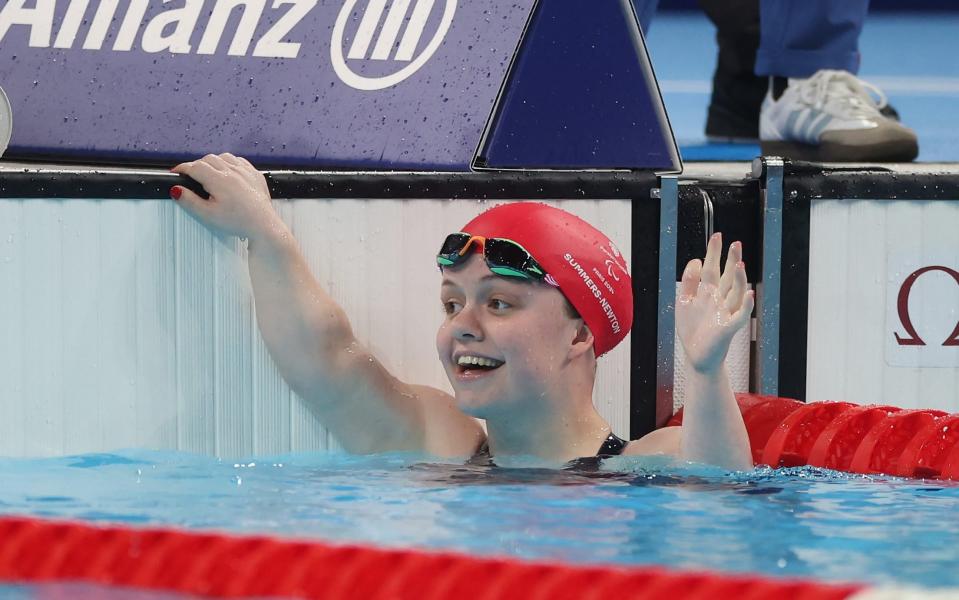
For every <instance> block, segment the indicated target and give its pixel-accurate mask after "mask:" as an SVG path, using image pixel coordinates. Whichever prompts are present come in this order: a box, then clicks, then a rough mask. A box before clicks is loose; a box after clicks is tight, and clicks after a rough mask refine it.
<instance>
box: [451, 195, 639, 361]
mask: <svg viewBox="0 0 959 600" xmlns="http://www.w3.org/2000/svg"><path fill="white" fill-rule="evenodd" d="M463 231H464V232H466V233H469V234H470V235H481V236H483V237H500V238H507V239H510V240H513V241H514V242H518V243H519V244H520V245H522V246H523V247H524V248H526V249H527V250H528V251H529V252H530V254H532V255H533V258H535V259H536V262H538V263H539V264H540V265H541V266H542V267H543V269H545V270H546V273H547V277H546V281H547V283H550V284H552V285H554V286H556V287H558V288H559V290H560V291H561V292H562V293H563V295H564V296H566V299H567V300H569V302H570V304H572V305H573V306H574V307H575V308H576V310H577V311H578V312H579V314H580V315H581V316H582V317H583V320H584V321H585V322H586V325H587V326H588V327H589V330H590V331H591V332H592V333H593V338H594V342H593V349H594V351H595V352H596V356H602V355H603V354H606V353H607V352H609V351H610V350H612V349H613V347H615V346H616V344H618V343H619V342H620V341H622V339H623V338H624V337H626V334H627V333H629V330H630V328H631V327H632V326H633V285H632V279H631V278H630V276H629V272H628V271H627V266H626V260H625V257H623V255H622V254H621V253H620V251H619V250H618V249H617V248H616V246H615V245H613V242H611V241H610V239H609V238H608V237H606V236H605V235H603V233H602V232H601V231H599V230H598V229H596V228H595V227H593V226H592V225H590V224H589V223H587V222H586V221H584V220H582V219H580V218H579V217H577V216H576V215H573V214H570V213H568V212H566V211H565V210H560V209H558V208H554V207H552V206H547V205H546V204H541V203H539V202H515V203H512V204H503V205H500V206H496V207H494V208H491V209H490V210H488V211H486V212H484V213H483V214H481V215H479V216H478V217H476V218H475V219H473V220H472V221H470V222H469V223H467V224H466V226H465V227H463Z"/></svg>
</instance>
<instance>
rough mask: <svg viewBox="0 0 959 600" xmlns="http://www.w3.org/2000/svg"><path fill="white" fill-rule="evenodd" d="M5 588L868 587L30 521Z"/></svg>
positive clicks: (307, 594) (214, 592)
mask: <svg viewBox="0 0 959 600" xmlns="http://www.w3.org/2000/svg"><path fill="white" fill-rule="evenodd" d="M0 581H5V582H10V583H44V582H54V581H84V582H92V583H98V584H105V585H111V586H129V587H137V588H141V589H152V590H163V591H170V592H179V593H188V594H200V595H206V596H216V597H225V598H238V597H263V596H270V597H292V598H336V599H338V600H339V599H346V600H352V599H356V600H387V599H389V600H402V599H406V598H409V599H417V600H433V599H436V600H438V599H441V598H455V599H462V598H471V599H472V598H476V599H482V600H499V599H503V600H506V599H510V600H511V599H517V600H519V599H523V600H547V599H548V600H605V599H606V598H609V597H616V598H619V599H629V600H645V599H653V598H671V599H675V600H697V599H702V600H707V599H708V600H717V599H718V600H723V599H727V598H728V599H736V600H740V599H746V600H765V599H769V600H773V599H776V600H779V599H782V598H796V599H808V600H841V599H844V598H848V597H849V596H851V595H852V594H854V593H856V592H858V591H861V590H862V589H864V588H863V587H862V586H858V585H833V584H823V583H817V582H807V581H789V580H774V579H767V578H761V577H747V576H725V575H716V574H708V573H695V572H694V573H688V572H671V571H667V570H664V569H658V568H612V567H609V568H607V567H580V566H571V565H561V564H550V563H536V562H519V561H515V560H506V559H495V558H476V557H471V556H465V555H458V554H453V553H432V552H418V551H412V550H385V549H378V548H366V547H360V546H334V545H329V544H324V543H318V542H306V541H293V540H281V539H276V538H270V537H263V536H228V535H220V534H214V533H197V532H190V531H179V530H174V529H131V528H125V527H115V526H111V527H97V526H93V525H89V524H83V523H73V522H57V521H45V520H39V519H31V518H0Z"/></svg>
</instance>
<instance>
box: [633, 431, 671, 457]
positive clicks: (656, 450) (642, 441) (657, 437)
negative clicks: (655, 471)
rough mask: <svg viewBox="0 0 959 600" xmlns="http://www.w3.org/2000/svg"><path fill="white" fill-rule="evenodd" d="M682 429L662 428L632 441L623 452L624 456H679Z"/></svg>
mask: <svg viewBox="0 0 959 600" xmlns="http://www.w3.org/2000/svg"><path fill="white" fill-rule="evenodd" d="M682 430H683V428H682V427H663V428H662V429H657V430H656V431H653V432H651V433H647V434H646V435H644V436H643V437H641V438H639V439H638V440H633V441H631V442H630V443H629V445H628V446H626V449H625V450H624V451H623V454H624V455H637V454H667V455H670V456H679V442H680V439H681V434H682Z"/></svg>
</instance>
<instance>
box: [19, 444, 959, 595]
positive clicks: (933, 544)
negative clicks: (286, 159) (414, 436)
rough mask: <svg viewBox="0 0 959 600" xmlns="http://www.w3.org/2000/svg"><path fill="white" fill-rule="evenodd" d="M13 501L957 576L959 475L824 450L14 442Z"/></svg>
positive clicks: (289, 533) (549, 555) (816, 571)
mask: <svg viewBox="0 0 959 600" xmlns="http://www.w3.org/2000/svg"><path fill="white" fill-rule="evenodd" d="M0 514H15V515H34V516H38V517H51V518H55V517H65V518H71V519H83V520H86V521H92V522H99V523H119V524H126V525H131V526H146V525H172V526H177V527H186V528H191V529H203V530H220V531H230V532H237V533H268V534H275V535H278V536H284V537H295V538H310V539H319V540H327V541H336V542H361V543H369V544H375V545H378V546H385V547H416V548H429V549H449V550H456V551H462V552H467V553H471V554H479V555H508V556H513V557H519V558H524V559H555V560H560V561H567V562H573V563H605V564H620V565H667V566H671V567H682V568H697V569H701V568H705V569H711V570H718V571H723V572H736V573H743V572H745V573H760V574H765V575H771V576H800V577H809V578H816V579H822V580H828V581H855V582H867V583H875V584H889V583H901V584H915V585H922V586H928V587H940V586H959V519H957V518H956V515H957V514H959V486H957V485H954V484H948V483H945V482H930V481H925V482H924V481H910V480H902V479H894V478H886V477H878V476H877V477H865V476H858V475H847V474H842V473H836V472H833V471H827V470H821V469H813V468H801V469H786V470H772V469H768V468H761V469H757V470H755V471H752V472H748V473H733V474H728V473H725V472H723V471H720V470H717V469H712V468H708V467H701V466H690V465H684V464H676V463H671V462H668V461H666V460H663V459H650V458H637V457H629V458H627V457H617V458H614V459H609V460H607V461H605V462H604V463H603V464H602V465H601V466H600V467H598V468H597V467H596V466H595V465H594V464H585V465H580V466H579V467H578V468H566V469H561V468H546V467H543V466H535V465H534V464H533V462H532V461H531V460H523V459H518V460H514V461H512V462H511V463H510V464H508V465H504V466H499V467H496V466H478V465H463V464H462V463H458V462H436V461H435V459H429V458H428V457H423V456H412V455H402V454H384V455H376V456H367V457H357V456H349V455H342V454H295V455H287V456H281V457H272V458H265V459H264V458H258V459H250V460H244V461H242V462H234V461H222V460H216V459H212V458H208V457H202V456H196V455H191V454H183V453H169V452H150V451H128V452H120V453H115V454H95V455H83V456H75V457H67V458H56V459H0ZM16 589H18V588H14V587H10V586H8V587H6V588H2V587H0V593H2V592H4V591H6V592H9V593H13V594H15V593H16V592H15V590H16ZM19 589H20V590H21V592H22V593H24V594H27V593H28V590H29V588H19ZM3 595H4V597H6V595H5V594H3ZM13 597H17V596H13ZM22 597H28V596H22Z"/></svg>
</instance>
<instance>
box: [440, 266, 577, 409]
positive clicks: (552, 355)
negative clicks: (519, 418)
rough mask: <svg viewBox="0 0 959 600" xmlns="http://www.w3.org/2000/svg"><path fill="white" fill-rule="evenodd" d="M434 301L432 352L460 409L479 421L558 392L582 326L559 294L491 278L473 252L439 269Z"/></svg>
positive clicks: (532, 406) (527, 283) (523, 282)
mask: <svg viewBox="0 0 959 600" xmlns="http://www.w3.org/2000/svg"><path fill="white" fill-rule="evenodd" d="M440 299H441V301H442V303H443V308H444V310H445V312H446V318H445V320H444V322H443V325H441V326H440V329H439V331H438V332H437V335H436V347H437V351H438V352H439V357H440V360H441V361H442V363H443V367H444V368H445V370H446V375H447V377H449V380H450V382H451V383H452V385H453V390H454V392H455V395H456V401H457V404H458V405H459V407H460V409H461V410H463V411H464V412H466V413H467V414H470V415H473V416H475V417H478V418H489V417H490V416H492V415H498V414H507V413H511V412H512V413H515V411H517V410H521V411H525V410H531V409H532V410H535V407H536V405H538V404H540V403H546V404H548V403H549V402H550V400H551V399H552V398H554V397H556V393H557V390H562V389H563V387H564V386H565V384H564V382H563V375H564V373H565V372H566V370H567V368H568V367H569V365H570V361H571V360H572V359H574V358H576V357H577V356H579V355H580V354H582V351H581V350H580V351H579V352H577V351H576V350H574V349H573V346H574V343H575V341H576V339H577V336H578V335H582V329H583V328H582V321H581V320H579V319H574V318H572V317H570V316H569V315H568V311H567V308H566V306H567V304H566V299H565V298H564V297H563V295H562V294H561V293H560V292H559V290H557V289H556V288H553V287H550V286H548V285H546V284H543V283H534V282H531V281H527V280H523V279H518V278H517V279H515V280H514V279H513V278H507V277H502V276H498V275H494V274H493V273H492V272H491V271H490V270H489V268H488V267H487V266H486V263H485V261H483V260H482V258H480V257H478V256H477V255H473V256H472V257H470V258H468V259H467V260H466V261H465V263H464V264H462V265H460V266H457V267H455V268H446V269H444V272H443V283H442V286H441V288H440ZM590 343H591V342H590ZM580 346H582V344H580ZM590 352H591V351H590Z"/></svg>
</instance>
